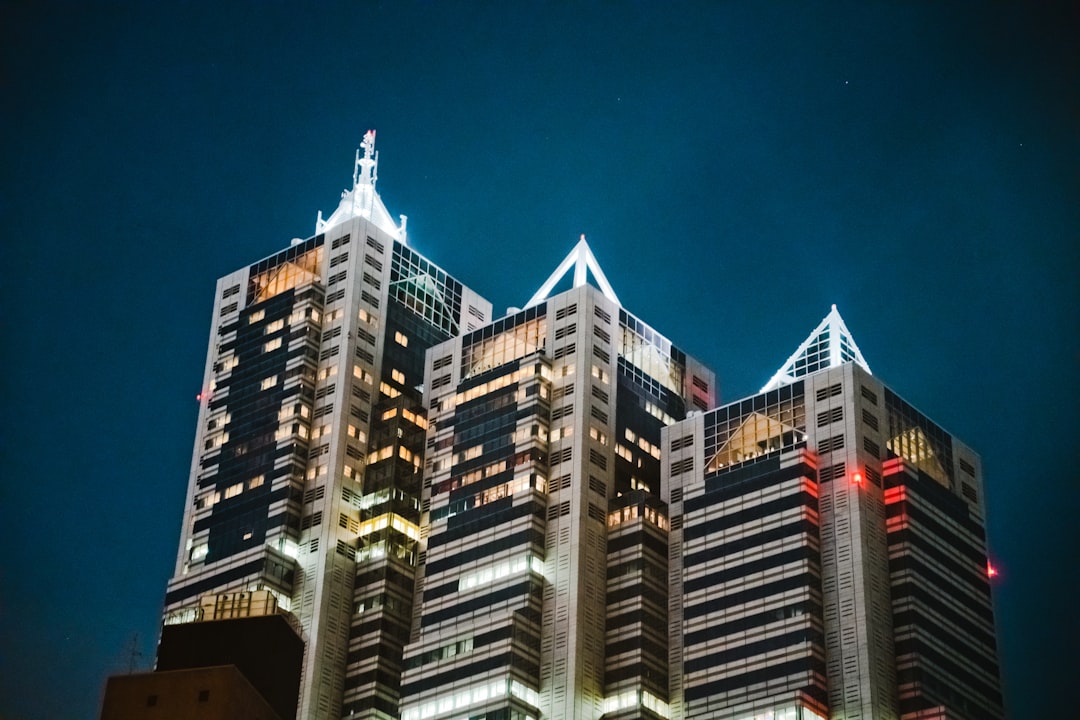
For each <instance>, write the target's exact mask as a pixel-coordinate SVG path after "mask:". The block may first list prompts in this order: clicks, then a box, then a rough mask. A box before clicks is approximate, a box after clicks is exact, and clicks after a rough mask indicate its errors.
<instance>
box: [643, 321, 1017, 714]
mask: <svg viewBox="0 0 1080 720" xmlns="http://www.w3.org/2000/svg"><path fill="white" fill-rule="evenodd" d="M664 450H665V453H666V456H665V458H666V462H665V464H664V483H663V485H662V487H663V493H662V494H663V497H664V499H665V500H666V501H667V502H668V503H669V505H670V507H671V513H672V517H673V521H672V530H671V537H670V557H671V562H672V567H671V597H672V606H671V615H672V618H671V620H672V624H671V628H672V632H671V638H672V655H671V657H672V667H671V675H672V683H671V692H672V695H673V696H674V697H675V698H677V700H675V701H673V708H672V709H673V713H672V718H683V717H685V718H692V717H716V718H740V719H741V718H775V719H777V720H780V719H782V720H804V719H809V718H815V719H816V718H828V717H834V718H845V719H848V718H905V719H911V720H914V719H915V718H918V719H919V720H923V719H927V718H940V719H944V718H970V719H974V718H980V719H982V718H1000V717H1002V700H1001V693H1000V689H999V677H998V667H997V653H996V645H995V639H994V621H993V612H992V605H991V598H990V588H989V583H988V565H987V559H986V544H985V535H984V530H983V528H984V522H983V518H984V517H985V513H984V509H983V504H982V497H983V496H982V478H981V469H980V463H979V458H978V456H977V455H976V454H975V453H974V452H973V451H972V450H971V449H970V448H968V447H967V446H966V445H964V444H963V443H962V442H960V441H959V440H958V439H956V438H955V437H953V436H951V435H949V434H948V433H947V432H945V431H944V430H942V429H941V428H940V427H939V426H938V425H936V424H935V423H933V422H932V421H931V420H929V419H928V418H927V417H925V416H924V415H922V414H921V413H919V412H918V411H917V410H915V409H914V408H913V407H912V406H911V405H909V404H908V403H906V402H905V401H904V400H902V399H901V398H900V397H899V396H898V395H896V394H895V393H894V392H893V391H892V390H890V389H889V388H888V387H887V386H885V385H884V384H882V383H881V381H880V380H878V379H877V378H876V377H874V376H873V375H871V373H870V369H869V367H868V366H867V364H866V361H865V360H864V358H863V357H862V354H861V353H860V351H859V349H858V346H857V345H856V344H855V342H854V339H853V338H852V336H851V333H850V332H849V331H848V329H847V327H846V325H845V324H844V322H843V320H842V318H841V317H840V314H839V313H838V312H837V310H836V308H835V306H834V307H833V309H832V311H831V312H830V313H829V314H828V315H827V316H826V317H825V319H824V320H822V322H821V324H820V325H819V326H818V327H817V328H815V330H814V331H813V332H812V333H811V334H810V336H809V337H808V338H807V339H806V341H805V342H804V343H803V344H802V345H801V346H800V347H799V348H798V350H796V352H795V354H793V355H792V357H791V358H790V359H789V360H788V362H787V363H785V365H784V366H783V367H782V368H781V369H780V371H778V372H777V373H776V375H775V376H774V377H773V379H772V380H771V381H770V382H769V383H768V384H767V385H766V386H765V387H764V388H763V389H762V391H761V393H760V394H758V395H755V396H753V397H750V398H747V399H745V400H741V401H738V402H734V403H730V404H727V405H724V406H722V407H719V408H717V409H715V410H711V411H709V412H707V413H704V414H702V415H699V416H697V417H694V418H691V419H689V420H687V421H685V422H682V423H678V424H676V425H674V426H672V427H671V428H670V429H668V430H667V431H665V437H664Z"/></svg>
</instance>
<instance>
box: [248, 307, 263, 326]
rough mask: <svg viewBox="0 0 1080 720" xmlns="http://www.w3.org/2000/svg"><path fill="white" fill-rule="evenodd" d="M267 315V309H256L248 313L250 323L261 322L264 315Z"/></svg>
mask: <svg viewBox="0 0 1080 720" xmlns="http://www.w3.org/2000/svg"><path fill="white" fill-rule="evenodd" d="M265 315H266V311H265V310H256V311H255V312H253V313H251V314H250V315H248V324H254V323H257V322H259V321H260V320H262V319H263V316H265Z"/></svg>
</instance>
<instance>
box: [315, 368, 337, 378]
mask: <svg viewBox="0 0 1080 720" xmlns="http://www.w3.org/2000/svg"><path fill="white" fill-rule="evenodd" d="M335 375H337V365H331V366H330V367H325V368H323V369H322V370H320V371H319V379H320V380H325V379H326V378H331V377H334V376H335Z"/></svg>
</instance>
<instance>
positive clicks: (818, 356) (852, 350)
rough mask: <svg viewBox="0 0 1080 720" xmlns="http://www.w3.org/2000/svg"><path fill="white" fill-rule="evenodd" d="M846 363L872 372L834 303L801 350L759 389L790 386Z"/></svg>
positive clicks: (801, 346) (762, 390)
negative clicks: (811, 374) (816, 373)
mask: <svg viewBox="0 0 1080 720" xmlns="http://www.w3.org/2000/svg"><path fill="white" fill-rule="evenodd" d="M846 362H854V363H855V364H856V365H858V366H859V367H861V368H862V369H863V370H865V371H866V372H870V366H869V365H867V364H866V360H865V359H864V358H863V356H862V352H860V351H859V346H858V345H856V344H855V338H853V337H852V336H851V331H850V330H848V329H847V325H845V324H844V318H842V317H840V311H839V310H837V309H836V305H833V306H832V310H830V311H829V314H828V315H826V316H825V319H824V320H822V321H821V323H820V324H819V325H818V326H817V327H816V328H814V331H813V332H811V333H810V335H809V336H808V337H807V338H806V339H805V340H803V343H802V345H800V346H799V349H798V350H796V351H795V352H794V353H793V354H792V356H791V357H789V358H788V359H787V362H785V363H784V365H783V367H781V368H780V369H779V370H778V371H777V372H776V374H775V375H773V376H772V379H771V380H769V382H768V384H767V385H766V386H765V387H763V388H761V391H760V392H766V391H767V390H772V389H774V388H777V387H779V386H781V385H788V384H790V383H793V382H795V380H797V379H798V378H801V377H803V376H804V375H809V374H810V373H814V372H817V371H818V370H822V369H824V368H832V367H838V366H840V365H843V364H844V363H846Z"/></svg>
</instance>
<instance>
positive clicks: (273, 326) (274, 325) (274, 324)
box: [263, 318, 285, 335]
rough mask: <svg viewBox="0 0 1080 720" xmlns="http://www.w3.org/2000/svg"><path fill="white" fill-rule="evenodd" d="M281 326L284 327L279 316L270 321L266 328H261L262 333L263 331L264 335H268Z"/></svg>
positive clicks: (282, 320)
mask: <svg viewBox="0 0 1080 720" xmlns="http://www.w3.org/2000/svg"><path fill="white" fill-rule="evenodd" d="M283 327H285V320H284V319H280V318H279V319H277V320H275V321H274V322H272V323H270V324H269V325H267V326H266V329H265V330H263V333H265V334H266V335H269V334H270V333H275V332H277V331H278V330H280V329H281V328H283Z"/></svg>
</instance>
